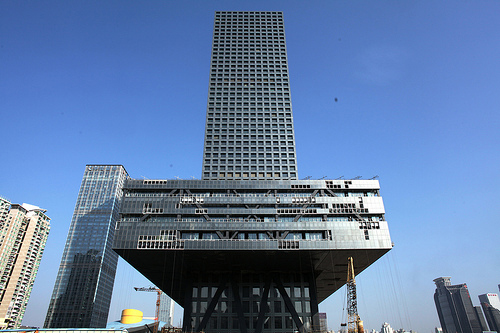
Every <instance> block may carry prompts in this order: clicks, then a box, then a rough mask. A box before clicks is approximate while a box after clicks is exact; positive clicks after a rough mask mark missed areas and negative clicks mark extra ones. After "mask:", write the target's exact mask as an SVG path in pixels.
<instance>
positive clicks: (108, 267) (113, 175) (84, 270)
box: [44, 165, 128, 328]
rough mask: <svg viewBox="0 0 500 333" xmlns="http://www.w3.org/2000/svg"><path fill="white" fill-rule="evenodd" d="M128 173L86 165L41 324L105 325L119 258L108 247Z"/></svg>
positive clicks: (118, 169) (55, 326)
mask: <svg viewBox="0 0 500 333" xmlns="http://www.w3.org/2000/svg"><path fill="white" fill-rule="evenodd" d="M127 178H128V174H127V172H126V171H125V168H124V167H123V166H121V165H87V166H86V167H85V173H84V175H83V180H82V184H81V186H80V192H79V193H78V199H77V202H76V206H75V211H74V213H73V218H72V220H71V225H70V228H69V232H68V238H67V240H66V245H65V247H64V253H63V255H62V259H61V264H60V266H59V272H58V274H57V279H56V282H55V285H54V290H53V293H52V297H51V300H50V304H49V309H48V311H47V317H46V318H45V324H44V326H45V327H46V328H65V327H66V328H67V327H85V328H86V327H106V323H107V319H108V312H109V305H110V302H111V293H112V291H113V283H114V278H115V272H116V265H117V262H118V255H117V254H116V253H115V252H114V251H113V250H112V248H111V246H112V243H113V237H114V233H115V224H116V221H117V220H118V216H119V215H118V214H119V208H120V201H121V196H122V187H123V183H124V182H125V180H126V179H127Z"/></svg>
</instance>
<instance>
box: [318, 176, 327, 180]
mask: <svg viewBox="0 0 500 333" xmlns="http://www.w3.org/2000/svg"><path fill="white" fill-rule="evenodd" d="M326 177H328V176H323V177H321V178H320V179H319V180H321V179H325V178H326Z"/></svg>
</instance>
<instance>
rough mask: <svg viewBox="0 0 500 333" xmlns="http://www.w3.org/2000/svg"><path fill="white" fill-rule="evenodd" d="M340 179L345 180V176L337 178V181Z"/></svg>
mask: <svg viewBox="0 0 500 333" xmlns="http://www.w3.org/2000/svg"><path fill="white" fill-rule="evenodd" d="M339 179H344V176H340V177H338V178H335V180H339Z"/></svg>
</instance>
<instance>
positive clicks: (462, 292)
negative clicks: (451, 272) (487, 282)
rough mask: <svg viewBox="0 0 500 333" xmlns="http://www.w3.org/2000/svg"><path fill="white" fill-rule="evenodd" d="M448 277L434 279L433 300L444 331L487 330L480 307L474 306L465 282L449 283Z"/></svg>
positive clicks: (472, 331) (469, 331)
mask: <svg viewBox="0 0 500 333" xmlns="http://www.w3.org/2000/svg"><path fill="white" fill-rule="evenodd" d="M450 279H451V278H450V277H439V278H437V279H434V283H436V292H435V293H434V302H435V304H436V309H437V312H438V316H439V321H440V322H441V327H442V328H443V331H444V332H445V333H455V332H457V333H481V332H482V331H483V330H487V328H486V327H483V325H484V324H482V323H485V320H484V316H483V313H482V312H481V309H480V308H479V309H477V308H474V306H473V305H472V301H471V299H470V295H469V291H468V289H467V285H466V284H465V283H463V284H458V285H453V286H452V285H451V282H450Z"/></svg>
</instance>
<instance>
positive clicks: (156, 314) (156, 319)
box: [134, 287, 163, 321]
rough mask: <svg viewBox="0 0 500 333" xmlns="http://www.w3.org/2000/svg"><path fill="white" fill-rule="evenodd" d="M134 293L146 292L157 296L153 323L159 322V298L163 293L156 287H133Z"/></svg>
mask: <svg viewBox="0 0 500 333" xmlns="http://www.w3.org/2000/svg"><path fill="white" fill-rule="evenodd" d="M134 289H135V291H147V292H155V293H157V294H158V296H157V297H156V310H155V321H159V319H158V318H159V316H160V297H161V294H162V292H163V291H161V289H158V288H156V287H134Z"/></svg>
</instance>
